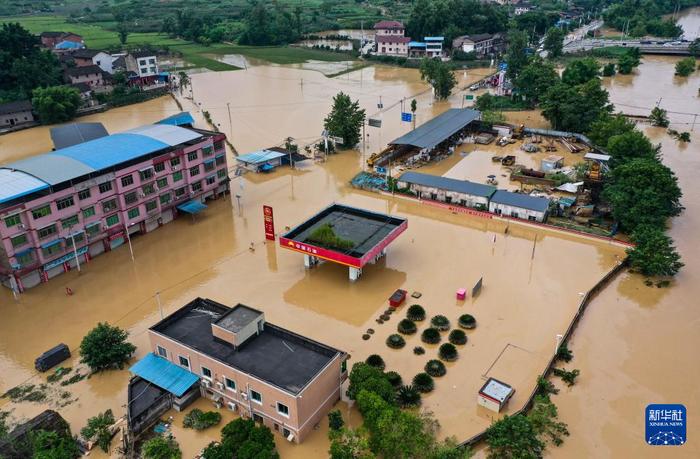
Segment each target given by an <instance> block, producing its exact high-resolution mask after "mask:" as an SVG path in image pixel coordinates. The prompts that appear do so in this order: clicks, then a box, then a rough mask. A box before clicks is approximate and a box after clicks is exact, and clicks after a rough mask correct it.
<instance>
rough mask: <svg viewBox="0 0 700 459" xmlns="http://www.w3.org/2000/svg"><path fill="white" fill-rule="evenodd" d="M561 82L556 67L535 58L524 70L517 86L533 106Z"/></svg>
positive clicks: (519, 76)
mask: <svg viewBox="0 0 700 459" xmlns="http://www.w3.org/2000/svg"><path fill="white" fill-rule="evenodd" d="M559 81H560V80H559V74H558V73H557V71H556V70H555V69H554V66H553V65H552V64H550V63H548V62H544V61H543V60H542V59H541V58H539V57H535V58H533V59H532V60H531V61H530V62H529V63H528V64H527V65H526V66H525V67H524V68H523V69H522V71H521V72H520V74H519V75H518V78H517V79H516V80H515V86H516V87H517V88H518V93H519V94H522V95H523V96H525V98H526V99H527V100H528V101H529V102H530V103H531V104H536V103H537V102H539V100H540V97H542V95H543V94H544V93H545V92H547V90H548V89H549V88H551V87H552V86H554V85H556V84H557V83H559Z"/></svg>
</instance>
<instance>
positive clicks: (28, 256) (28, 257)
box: [15, 249, 34, 265]
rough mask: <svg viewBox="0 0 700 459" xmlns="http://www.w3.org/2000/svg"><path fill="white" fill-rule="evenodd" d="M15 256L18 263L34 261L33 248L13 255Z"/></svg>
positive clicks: (24, 263) (23, 263)
mask: <svg viewBox="0 0 700 459" xmlns="http://www.w3.org/2000/svg"><path fill="white" fill-rule="evenodd" d="M15 258H16V259H17V263H19V264H20V265H27V264H29V263H31V262H32V261H34V249H31V250H29V251H28V252H26V253H23V254H22V255H15Z"/></svg>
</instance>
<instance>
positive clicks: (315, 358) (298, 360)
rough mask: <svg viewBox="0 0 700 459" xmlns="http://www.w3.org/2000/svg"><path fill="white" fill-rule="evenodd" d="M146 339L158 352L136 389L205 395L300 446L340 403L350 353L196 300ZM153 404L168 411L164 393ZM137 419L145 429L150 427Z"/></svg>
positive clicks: (138, 369)
mask: <svg viewBox="0 0 700 459" xmlns="http://www.w3.org/2000/svg"><path fill="white" fill-rule="evenodd" d="M148 335H149V340H150V345H151V350H152V353H151V354H148V355H147V356H146V357H145V358H144V359H143V360H142V361H140V362H138V363H137V364H136V365H134V366H133V367H132V368H131V371H132V373H134V374H135V375H136V376H137V378H134V379H132V384H142V385H143V383H140V382H139V381H140V379H141V380H146V381H148V382H149V383H151V384H153V385H155V386H157V387H159V388H160V389H162V391H165V392H167V393H169V394H170V396H171V398H170V399H171V400H182V399H183V397H186V396H187V394H191V393H197V394H201V396H203V397H206V398H207V399H210V400H211V401H212V403H213V404H214V405H215V406H216V407H217V408H220V409H227V410H231V411H235V412H237V413H238V414H239V415H241V416H243V417H247V418H252V419H253V420H255V421H256V422H259V423H262V424H265V425H266V426H268V427H269V428H270V429H271V430H272V431H274V432H278V433H280V434H281V435H283V436H284V437H285V438H286V439H287V440H289V441H294V442H297V443H298V442H301V441H303V440H304V438H305V437H306V436H307V435H308V434H309V433H310V432H311V431H312V430H313V429H314V426H315V425H316V424H317V423H318V422H319V421H320V420H321V419H322V418H324V417H325V416H326V413H327V412H328V410H330V408H331V407H332V406H333V405H334V404H335V403H336V402H337V401H338V399H339V398H340V391H341V385H342V383H343V381H344V380H345V379H346V378H347V368H346V359H347V357H348V356H347V354H346V353H344V352H342V351H339V350H337V349H334V348H332V347H330V346H327V345H325V344H322V343H319V342H316V341H313V340H311V339H309V338H307V337H304V336H301V335H298V334H296V333H294V332H291V331H289V330H286V329H284V328H282V327H279V326H277V325H273V324H271V323H269V322H266V321H265V315H264V313H263V312H262V311H259V310H257V309H253V308H250V307H248V306H245V305H242V304H238V305H236V306H234V307H232V308H231V307H228V306H225V305H223V304H220V303H217V302H215V301H212V300H209V299H203V298H197V299H195V300H193V301H192V302H190V303H189V304H187V305H186V306H184V307H183V308H181V309H179V310H178V311H176V312H174V313H173V314H171V315H170V316H168V317H166V318H165V319H163V320H161V321H160V322H158V323H157V324H156V325H154V326H153V327H151V328H150V329H149V330H148ZM142 362H143V363H142ZM138 378H140V379H138ZM133 394H137V392H136V391H133ZM150 397H151V399H152V401H153V404H154V407H156V408H157V407H160V406H161V405H162V403H163V400H164V398H163V396H162V393H161V392H157V391H154V392H153V394H151V396H150ZM166 399H167V397H166ZM131 404H132V402H131V400H130V402H129V406H131ZM148 410H149V408H148V407H146V406H141V407H139V411H140V412H141V413H148ZM157 411H158V410H153V412H157ZM133 418H134V419H135V420H137V421H139V424H138V425H139V427H143V425H145V424H144V423H147V422H148V419H146V418H144V417H142V418H137V417H136V416H133Z"/></svg>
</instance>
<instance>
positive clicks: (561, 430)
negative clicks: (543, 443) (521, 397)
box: [527, 395, 569, 446]
mask: <svg viewBox="0 0 700 459" xmlns="http://www.w3.org/2000/svg"><path fill="white" fill-rule="evenodd" d="M558 416H559V415H558V413H557V407H556V405H555V404H554V403H552V401H551V400H550V399H549V397H548V396H546V395H536V396H535V400H534V402H533V404H532V409H531V410H530V412H529V413H528V414H527V418H528V419H529V420H530V423H531V424H532V428H533V429H534V430H535V432H537V435H538V436H539V437H540V438H541V437H542V436H545V437H546V438H547V439H548V440H549V441H551V442H552V443H554V444H555V445H556V446H559V445H561V444H562V443H564V438H563V437H568V436H569V430H568V429H567V427H566V424H565V423H563V422H561V421H559V420H558V419H557V418H558Z"/></svg>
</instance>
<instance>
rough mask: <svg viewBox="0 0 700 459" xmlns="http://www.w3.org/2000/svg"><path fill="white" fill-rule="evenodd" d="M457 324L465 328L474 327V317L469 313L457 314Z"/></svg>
mask: <svg viewBox="0 0 700 459" xmlns="http://www.w3.org/2000/svg"><path fill="white" fill-rule="evenodd" d="M459 326H460V327H462V328H466V329H471V328H474V327H476V319H475V318H474V316H473V315H471V314H463V315H461V316H459Z"/></svg>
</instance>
